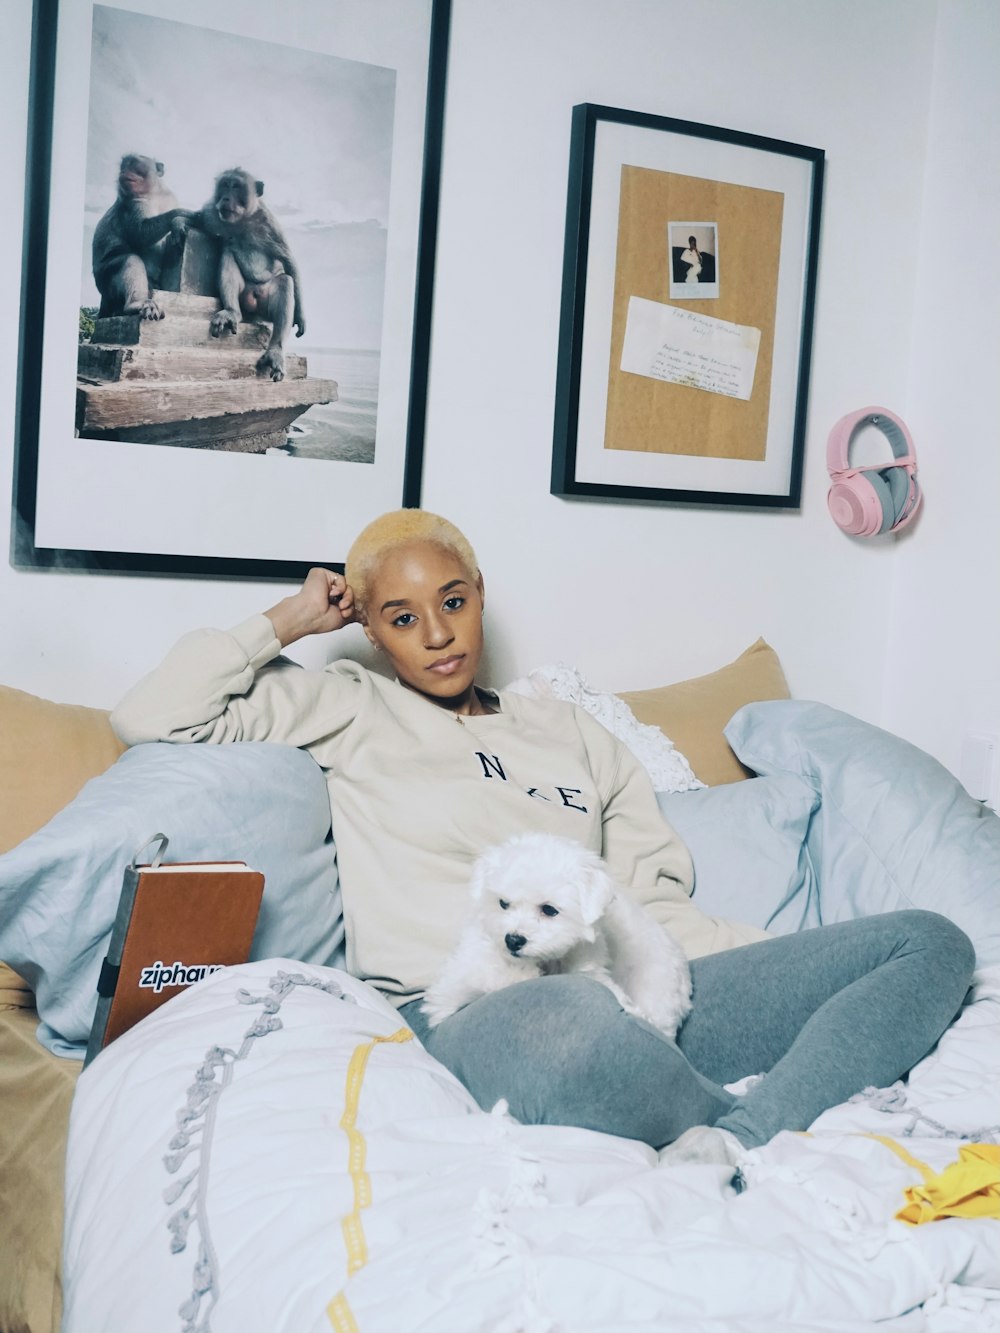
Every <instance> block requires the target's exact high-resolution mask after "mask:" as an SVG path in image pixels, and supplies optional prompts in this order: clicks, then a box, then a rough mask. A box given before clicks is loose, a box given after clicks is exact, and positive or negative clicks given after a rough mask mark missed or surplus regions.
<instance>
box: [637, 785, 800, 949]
mask: <svg viewBox="0 0 1000 1333" xmlns="http://www.w3.org/2000/svg"><path fill="white" fill-rule="evenodd" d="M656 799H657V801H658V802H659V806H660V809H661V811H662V812H663V814H664V815H665V816H666V818H667V820H668V822H669V823H670V824H671V825H672V826H673V827H674V828H675V829H676V830H677V832H678V833H679V834H680V836H681V837H682V838H683V839H684V841H685V843H686V844H687V847H688V850H689V851H690V853H691V858H692V860H693V861H694V876H695V879H694V895H693V900H694V902H695V903H696V904H697V905H698V907H700V908H701V910H702V911H703V912H707V913H708V915H709V916H721V917H725V918H726V919H727V920H729V921H743V922H745V923H746V924H747V925H751V926H760V927H761V928H762V929H764V930H769V931H771V932H772V933H773V934H776V935H787V934H790V933H791V932H793V931H795V930H798V929H799V926H800V925H801V923H802V921H803V919H804V918H805V917H806V916H807V914H808V904H809V903H810V902H811V901H812V899H813V898H814V897H815V891H816V880H815V875H814V874H813V868H812V862H811V861H810V858H809V853H808V850H807V848H806V835H807V833H808V830H809V822H810V820H811V818H812V816H813V812H814V811H815V809H816V807H817V805H818V804H819V797H818V795H817V793H816V791H815V789H814V788H813V787H812V786H811V785H810V784H809V783H808V782H806V781H805V780H804V779H803V778H799V777H795V776H794V775H793V774H783V775H781V776H779V777H773V778H751V779H750V780H749V781H747V782H729V783H726V784H725V785H723V786H720V787H702V788H700V789H699V790H697V791H681V792H670V793H666V792H657V795H656Z"/></svg>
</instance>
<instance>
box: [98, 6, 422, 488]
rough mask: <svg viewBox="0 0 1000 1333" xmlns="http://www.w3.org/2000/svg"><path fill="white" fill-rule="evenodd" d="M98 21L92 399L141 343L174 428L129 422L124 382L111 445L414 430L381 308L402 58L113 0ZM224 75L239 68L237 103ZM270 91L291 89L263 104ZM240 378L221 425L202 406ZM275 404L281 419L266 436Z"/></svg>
mask: <svg viewBox="0 0 1000 1333" xmlns="http://www.w3.org/2000/svg"><path fill="white" fill-rule="evenodd" d="M92 15H93V17H92V29H93V31H92V43H91V54H90V81H89V87H90V93H89V102H88V113H89V114H88V137H87V158H86V205H85V216H84V236H83V254H84V262H83V272H82V286H81V296H80V307H81V312H80V329H81V342H86V343H87V344H88V345H87V346H86V347H81V351H80V354H79V371H78V374H79V375H80V376H82V377H83V379H82V381H81V383H82V386H83V387H82V389H81V390H80V392H81V393H83V394H84V395H86V393H87V392H88V389H87V384H88V380H89V379H90V378H93V377H94V376H95V375H96V376H97V377H98V381H99V377H100V375H101V374H104V373H105V371H104V367H105V365H107V364H110V360H109V358H112V357H113V356H119V355H127V356H128V357H129V358H130V376H131V380H132V382H137V381H138V379H139V378H140V377H141V376H142V375H143V374H146V373H149V374H152V375H155V376H156V383H157V391H158V393H159V394H160V395H161V397H162V399H163V400H165V401H166V402H167V407H166V408H162V409H160V410H161V412H165V413H167V414H169V410H170V404H171V403H172V402H173V403H175V404H176V416H177V421H176V423H174V424H172V425H170V427H169V429H168V428H167V426H164V427H163V428H162V429H161V430H160V431H159V434H157V431H156V430H155V429H154V427H153V426H152V425H150V424H148V423H146V422H145V418H144V417H143V415H142V414H143V413H146V414H147V415H148V410H149V409H148V401H144V403H143V405H142V407H141V410H140V411H138V412H137V413H136V414H133V415H134V419H135V423H136V424H135V426H134V427H131V426H130V422H131V420H132V419H133V418H132V417H129V415H128V412H129V408H128V395H127V394H124V393H123V394H122V395H121V398H122V403H121V406H120V407H116V411H117V412H118V417H117V419H116V421H115V425H114V436H113V438H115V439H119V440H126V439H128V438H129V430H130V429H132V430H133V439H134V440H135V441H136V442H138V443H157V442H160V441H161V439H162V440H165V442H167V443H170V444H186V443H188V441H189V440H190V441H191V445H192V447H195V446H199V447H210V448H218V449H227V448H232V449H235V450H240V449H245V448H249V449H251V451H258V450H259V448H260V447H266V448H267V449H268V450H270V451H271V452H281V453H284V454H285V455H286V456H288V457H291V458H312V459H323V460H330V461H342V462H352V463H367V464H371V463H373V462H374V460H375V453H376V434H377V432H378V431H380V430H385V431H391V432H393V433H394V434H395V435H397V436H398V437H400V438H402V434H403V429H405V418H404V417H403V415H402V414H403V412H404V411H405V406H404V405H402V403H396V401H395V399H396V397H398V396H399V395H395V396H394V397H393V399H392V400H391V401H388V402H387V401H386V400H385V399H384V394H380V388H382V387H383V386H381V385H380V366H381V362H382V354H383V337H384V336H387V337H389V338H390V340H398V339H399V338H400V334H399V332H398V331H397V330H398V329H399V322H398V321H392V322H389V323H387V322H386V321H385V318H384V313H385V308H386V265H387V253H388V239H387V238H388V228H389V217H390V178H391V168H392V162H393V154H394V147H395V146H396V145H395V139H396V134H397V130H396V116H395V112H396V95H397V88H396V71H395V69H393V68H391V67H386V66H381V65H377V64H371V63H367V62H366V61H362V60H355V59H348V58H345V57H342V56H339V55H333V54H328V53H325V52H321V51H312V50H307V49H300V48H297V47H293V46H286V45H281V44H279V43H276V42H272V41H261V40H258V39H257V38H253V37H249V36H244V35H241V34H239V33H234V32H225V31H221V30H218V29H216V28H209V27H205V28H203V27H200V26H197V25H196V24H192V23H182V22H179V21H177V20H175V19H173V18H169V17H166V16H164V17H157V16H156V15H155V14H150V13H138V12H133V11H131V10H129V9H126V8H118V7H112V6H110V5H101V4H95V5H94V6H93V10H92ZM151 52H155V53H156V54H155V60H151V58H150V53H151ZM219 70H240V71H241V74H240V78H239V79H233V80H230V81H228V82H227V85H226V96H225V97H220V96H219V95H218V81H217V80H216V79H215V78H214V77H212V75H211V74H210V73H209V71H219ZM263 89H270V90H286V91H285V92H282V93H280V94H278V93H277V92H275V93H274V95H273V96H272V94H271V93H269V94H268V102H267V109H266V114H263V113H262V102H261V95H262V90H263ZM407 132H408V131H407ZM168 182H169V183H168ZM265 188H266V193H265ZM265 200H266V202H265ZM306 288H308V294H309V310H310V320H309V331H308V335H307V333H306V318H305V313H304V310H305V295H304V292H305V289H306ZM122 320H126V321H128V320H133V321H135V328H134V329H131V331H130V328H129V327H127V326H126V325H125V324H123V323H122ZM143 328H145V332H143ZM151 339H152V341H151ZM130 347H134V349H135V350H134V351H127V349H128V348H130ZM120 348H124V349H126V350H125V351H123V352H121V353H119V351H118V350H117V349H120ZM147 348H148V350H147ZM102 358H104V359H103V360H102ZM397 360H398V354H397ZM171 377H173V378H171ZM234 377H235V379H237V380H238V381H239V383H240V384H245V385H246V386H247V388H246V391H245V392H242V391H239V392H238V391H237V389H236V388H233V389H232V390H231V391H230V399H231V400H232V401H233V402H234V407H233V411H232V413H231V414H230V417H229V418H227V420H226V421H224V422H218V423H217V424H218V430H217V431H215V437H216V438H213V437H212V429H211V426H210V424H209V423H203V424H197V423H199V422H201V420H202V419H201V417H200V416H199V408H198V403H199V401H200V400H201V398H204V399H206V400H214V399H215V398H217V397H218V394H219V393H220V392H221V390H220V389H219V385H220V383H221V382H225V381H226V380H232V379H234ZM251 383H253V384H254V385H255V386H257V387H255V389H254V392H253V397H252V398H251V397H250V396H249V395H250V388H249V385H250V384H251ZM199 384H202V385H203V386H204V387H203V388H202V389H199V388H198V385H199ZM312 385H315V393H314V394H313V395H312V397H310V386H312ZM213 386H214V387H213ZM267 386H273V388H268V387H267ZM94 397H95V399H97V398H98V397H99V395H98V394H97V392H96V389H95V391H94ZM380 397H381V398H382V401H380ZM243 399H246V403H245V404H244V402H243ZM227 401H229V400H228V399H227ZM299 401H301V403H302V406H301V407H298V408H297V409H293V407H292V404H293V403H294V402H299ZM272 404H273V406H272ZM285 404H288V406H287V407H285V406H284V405H285ZM213 410H214V409H213ZM296 410H297V412H298V415H295V411H296ZM239 411H245V413H246V415H247V417H248V422H249V424H248V426H247V429H246V431H244V432H242V434H241V433H240V431H239V430H237V424H238V423H236V420H235V418H236V415H237V413H238V412H239ZM279 412H284V414H285V416H284V418H279V416H278V414H279ZM185 414H186V415H185ZM267 414H270V416H269V417H268V420H270V419H272V418H273V420H274V421H276V422H279V424H278V425H268V427H267V432H269V433H267V435H266V439H264V442H263V446H259V445H258V443H257V437H256V435H254V434H253V432H255V431H258V432H260V431H263V429H264V428H263V427H262V426H261V427H258V425H257V424H256V423H257V422H258V421H263V420H264V418H265V416H266V415H267ZM394 414H395V420H394V419H393V416H394ZM79 415H80V413H79V409H78V418H79ZM293 418H294V419H293ZM186 419H190V421H191V422H192V425H191V427H190V429H188V428H187V427H186V426H185V420H186ZM280 420H287V421H288V425H287V429H286V431H285V434H284V436H283V437H282V438H277V437H276V432H278V431H280V429H281V427H280ZM199 432H200V433H199ZM78 433H79V434H81V435H84V436H89V437H90V438H94V439H98V438H103V437H105V435H106V430H105V428H104V427H103V425H102V426H101V427H100V428H95V429H94V430H93V432H91V430H90V428H89V426H88V424H87V421H86V420H84V421H83V424H82V425H81V424H79V421H78ZM230 437H232V438H233V441H234V442H233V443H232V444H229V443H227V441H228V440H229V439H230ZM247 438H249V439H250V443H249V445H248V444H247V443H246V439H247ZM262 438H263V436H262Z"/></svg>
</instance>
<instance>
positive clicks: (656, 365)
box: [621, 296, 760, 400]
mask: <svg viewBox="0 0 1000 1333" xmlns="http://www.w3.org/2000/svg"><path fill="white" fill-rule="evenodd" d="M759 348H760V329H754V328H750V327H749V326H748V325H744V324H730V323H729V322H728V321H727V320H724V319H713V318H712V317H711V315H699V314H697V313H696V312H695V311H693V310H681V309H679V308H678V307H677V306H672V305H663V304H661V303H660V302H659V301H647V300H646V299H645V298H644V297H642V296H632V297H630V298H629V303H628V317H627V319H626V323H625V344H624V346H623V347H622V362H621V368H622V370H625V371H628V372H629V373H630V374H632V375H647V376H649V378H650V379H654V380H668V381H669V382H670V383H671V384H686V385H688V386H689V387H690V388H692V389H702V390H704V392H706V393H719V394H723V395H724V396H725V397H726V398H742V399H744V400H747V399H749V397H750V394H751V393H752V392H753V380H754V374H755V372H756V370H757V352H758V349H759Z"/></svg>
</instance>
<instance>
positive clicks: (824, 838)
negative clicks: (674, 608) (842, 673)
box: [726, 700, 1000, 967]
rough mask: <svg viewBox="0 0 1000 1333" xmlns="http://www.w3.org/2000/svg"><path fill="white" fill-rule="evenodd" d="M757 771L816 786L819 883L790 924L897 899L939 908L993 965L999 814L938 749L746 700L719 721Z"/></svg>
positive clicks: (999, 954)
mask: <svg viewBox="0 0 1000 1333" xmlns="http://www.w3.org/2000/svg"><path fill="white" fill-rule="evenodd" d="M726 734H727V736H728V737H729V739H730V741H731V743H732V746H733V749H734V750H735V751H736V753H737V754H738V755H739V756H740V758H741V759H742V760H743V762H744V763H745V764H748V765H749V766H750V767H751V768H753V769H754V770H756V771H757V772H758V773H765V774H780V773H793V774H797V775H798V776H800V777H803V778H805V779H806V780H807V781H808V782H811V783H812V784H813V786H815V787H816V789H817V791H818V792H819V794H820V806H819V811H818V813H817V815H816V816H815V817H814V819H813V820H812V823H811V824H810V827H809V835H808V840H807V841H808V847H809V853H810V856H811V858H812V861H813V864H814V866H815V868H816V874H817V880H818V884H819V893H818V895H817V896H815V898H814V900H813V902H812V903H811V904H810V910H809V911H808V912H807V913H806V914H805V917H804V918H802V919H800V920H799V921H798V922H797V923H796V924H798V925H802V926H815V925H820V924H822V923H824V922H830V921H845V920H850V919H851V918H853V917H857V916H870V915H872V914H873V913H876V912H891V911H894V910H896V909H898V908H900V909H901V908H912V907H918V908H924V909H927V910H929V911H934V912H941V913H942V914H943V915H944V916H947V917H949V918H950V919H951V920H952V921H954V922H955V924H956V925H958V926H960V927H961V928H962V929H963V930H964V931H965V933H966V934H967V935H968V936H969V938H970V939H971V940H972V942H973V944H974V945H975V946H976V956H977V960H978V963H979V966H980V967H988V966H994V965H998V964H1000V818H998V817H997V816H996V815H995V814H993V812H992V811H990V810H986V809H984V807H983V806H981V805H980V804H979V802H978V801H974V800H973V799H972V797H971V796H969V795H968V794H967V792H966V791H965V788H964V787H963V786H962V784H961V783H960V782H959V781H958V780H957V779H956V778H954V777H953V776H952V775H951V773H949V772H948V770H947V769H946V768H945V767H944V766H943V765H942V764H939V763H938V761H937V760H936V759H933V758H932V757H931V756H930V755H929V754H926V753H925V752H924V751H923V750H920V749H918V748H917V747H916V746H915V745H911V744H910V743H909V742H908V741H904V740H902V739H900V737H898V736H894V735H892V734H891V733H890V732H887V731H882V730H881V729H880V728H878V727H874V726H871V725H870V724H869V723H867V722H862V721H861V720H860V719H859V718H856V717H851V716H850V715H849V714H848V713H842V712H839V711H838V710H837V709H835V708H829V707H827V705H826V704H819V703H809V702H800V701H792V700H787V701H782V702H775V703H755V704H751V705H749V706H748V707H747V708H743V709H741V710H740V712H739V713H737V715H736V716H735V717H734V718H733V720H732V722H731V723H730V724H729V726H728V727H727V728H726Z"/></svg>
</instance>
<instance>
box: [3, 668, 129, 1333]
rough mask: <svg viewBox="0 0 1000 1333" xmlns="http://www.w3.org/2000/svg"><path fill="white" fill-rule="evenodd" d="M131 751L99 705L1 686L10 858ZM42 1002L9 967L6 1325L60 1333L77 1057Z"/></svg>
mask: <svg viewBox="0 0 1000 1333" xmlns="http://www.w3.org/2000/svg"><path fill="white" fill-rule="evenodd" d="M124 748H125V747H124V746H123V745H122V743H121V742H120V741H119V740H118V738H117V737H116V736H115V734H114V732H113V731H112V730H111V724H110V722H109V721H108V715H107V713H105V712H102V711H101V710H100V709H97V708H81V707H77V706H76V705H73V704H57V703H51V702H50V701H49V700H47V699H38V698H36V697H35V696H34V695H32V694H25V693H24V692H23V691H22V690H14V689H10V688H9V687H7V686H4V685H0V853H2V852H6V851H9V850H10V848H12V847H16V846H17V844H18V843H19V842H22V841H23V840H24V839H25V838H27V837H28V836H29V835H30V834H32V833H34V832H36V831H37V830H38V829H40V828H41V827H42V826H43V825H44V824H47V823H48V822H49V820H50V819H51V818H52V816H53V815H55V814H57V813H58V811H60V810H61V809H62V808H63V806H64V805H67V804H68V803H69V802H70V801H71V800H72V799H73V797H74V796H75V795H76V794H77V792H78V791H79V790H80V788H81V787H82V786H83V785H84V783H85V782H87V781H89V779H90V778H92V777H96V776H97V775H98V774H99V773H103V772H104V770H105V769H106V768H110V766H111V765H112V764H113V763H114V762H115V760H116V759H117V758H118V756H119V755H120V754H121V753H122V751H123V750H124ZM37 1027H38V1015H37V1013H35V1010H34V998H33V996H32V994H31V991H30V989H29V988H28V986H26V985H25V983H24V982H23V981H22V979H21V978H20V977H19V976H18V975H17V974H16V973H15V972H13V971H12V970H11V969H10V968H9V967H8V966H7V964H6V963H0V1329H3V1330H4V1333H8V1331H9V1333H15V1330H27V1329H30V1330H31V1333H57V1330H58V1328H59V1322H60V1318H61V1310H62V1297H61V1288H60V1252H61V1247H62V1217H63V1172H64V1156H65V1151H66V1131H67V1128H68V1125H69V1108H70V1102H71V1101H72V1098H73V1088H74V1085H75V1083H76V1079H77V1076H78V1075H79V1072H80V1064H79V1062H78V1061H76V1060H60V1059H59V1058H58V1056H54V1055H52V1054H50V1052H48V1051H47V1050H45V1048H44V1047H43V1046H40V1045H39V1043H38V1041H37V1039H36V1037H35V1029H36V1028H37Z"/></svg>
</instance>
